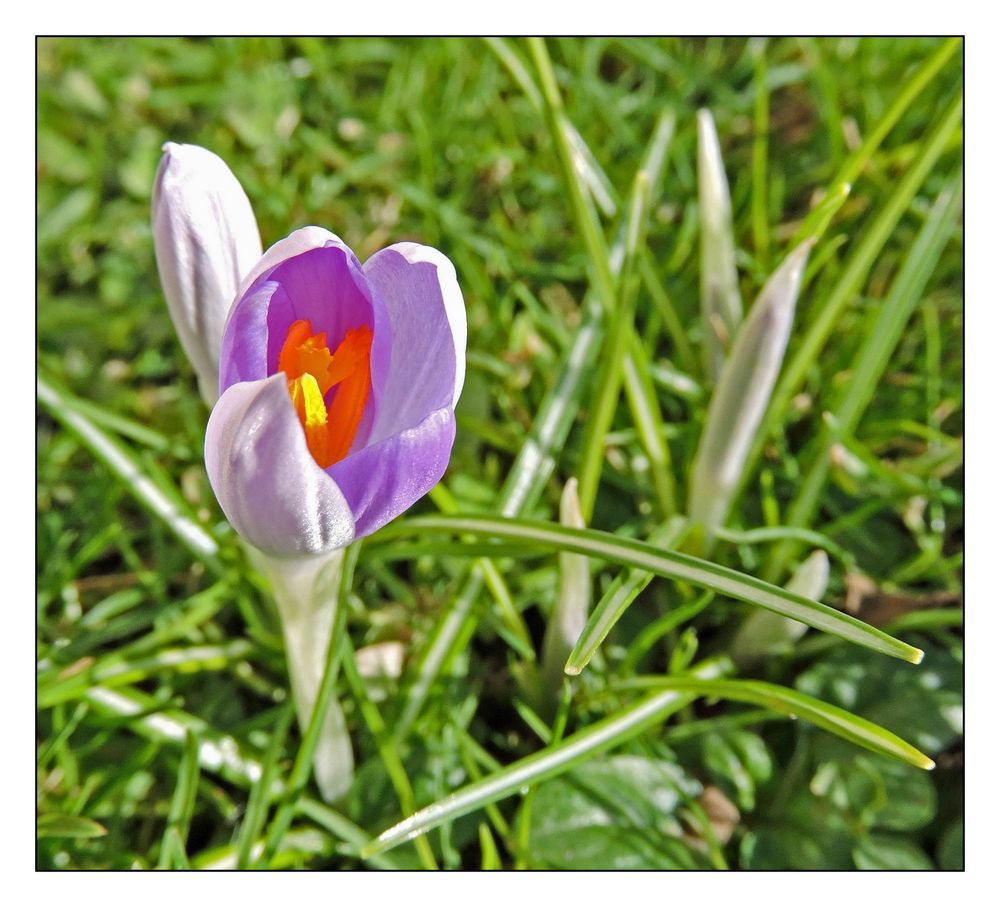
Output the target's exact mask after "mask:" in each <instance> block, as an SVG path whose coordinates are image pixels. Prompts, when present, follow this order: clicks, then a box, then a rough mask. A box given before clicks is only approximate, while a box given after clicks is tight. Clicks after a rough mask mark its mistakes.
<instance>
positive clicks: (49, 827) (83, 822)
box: [35, 813, 108, 838]
mask: <svg viewBox="0 0 1000 907" xmlns="http://www.w3.org/2000/svg"><path fill="white" fill-rule="evenodd" d="M107 833H108V830H107V829H106V828H105V827H104V826H103V825H101V824H100V823H99V822H95V821H94V820H93V819H88V818H86V817H85V816H64V815H59V814H57V813H47V814H46V815H44V816H39V817H38V821H37V822H36V823H35V834H36V836H37V837H39V838H100V837H102V836H103V835H106V834H107Z"/></svg>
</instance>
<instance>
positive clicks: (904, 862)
mask: <svg viewBox="0 0 1000 907" xmlns="http://www.w3.org/2000/svg"><path fill="white" fill-rule="evenodd" d="M854 863H855V865H856V866H857V867H858V869H934V864H933V863H932V862H931V859H930V857H928V856H927V854H926V853H924V851H923V849H922V848H921V847H918V846H917V845H916V844H915V843H914V842H913V841H910V840H909V839H907V838H903V837H899V836H897V835H878V834H873V835H866V836H865V837H863V838H862V839H861V841H860V843H859V844H858V846H857V847H855V848H854Z"/></svg>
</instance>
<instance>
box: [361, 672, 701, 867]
mask: <svg viewBox="0 0 1000 907" xmlns="http://www.w3.org/2000/svg"><path fill="white" fill-rule="evenodd" d="M716 672H717V668H715V666H708V667H706V668H704V669H703V673H704V674H705V675H706V676H713V675H714V674H715V673H716ZM692 698H693V697H692V696H690V695H684V694H682V693H676V692H673V691H669V692H663V693H658V694H656V695H655V696H650V697H647V698H646V699H643V700H641V701H640V702H638V703H636V704H635V705H632V706H630V707H629V708H627V709H623V710H622V711H620V712H618V713H616V714H614V715H612V716H610V717H608V718H605V719H603V720H602V721H598V722H596V723H595V724H592V725H591V726H590V727H588V728H586V729H585V730H582V731H578V732H577V733H576V734H573V735H572V736H571V737H567V738H566V739H565V740H563V741H562V742H561V743H558V744H555V745H553V746H549V747H546V748H545V749H543V750H540V751H539V752H537V753H533V754H532V755H530V756H526V757H525V758H523V759H519V760H518V761H517V762H515V763H513V764H512V765H508V766H506V767H505V768H502V769H500V770H499V771H497V772H494V773H493V774H491V775H487V776H486V777H485V778H482V779H480V780H479V781H475V782H473V783H472V784H467V785H466V786H465V787H463V788H461V789H460V790H457V791H455V792H454V793H452V794H449V795H448V796H446V797H444V798H442V799H441V800H438V801H437V802H436V803H432V804H431V805H430V806H426V807H424V808H423V809H421V810H420V811H419V812H416V813H414V814H413V815H412V816H409V817H408V818H406V819H404V820H403V821H402V822H399V823H398V824H396V825H394V826H392V828H390V829H388V830H386V831H384V832H383V833H382V834H381V835H379V837H378V838H377V839H376V840H374V841H371V842H370V843H369V844H368V845H367V846H366V847H365V848H364V850H363V851H362V854H363V856H371V855H374V854H379V853H382V852H384V851H386V850H389V849H390V848H392V847H396V846H398V845H399V844H403V843H405V842H406V841H410V840H412V839H413V838H415V837H416V836H417V835H422V834H424V833H425V832H427V831H430V830H431V829H433V828H437V826H439V825H442V824H443V823H445V822H448V821H451V820H452V819H456V818H458V817H459V816H464V815H466V814H468V813H470V812H472V811H473V810H476V809H481V808H482V807H484V806H487V805H488V804H490V803H495V802H496V801H497V800H502V799H503V798H504V797H508V796H510V795H511V794H514V793H517V792H518V791H520V790H521V789H522V788H524V787H527V786H529V785H532V784H538V783H539V782H541V781H544V780H545V779H547V778H552V777H554V776H555V775H559V774H562V773H563V772H565V771H568V770H569V769H571V768H573V766H575V765H579V764H580V763H581V762H583V761H584V760H586V759H588V758H590V757H591V756H595V755H597V754H598V753H601V752H604V751H605V750H608V749H610V748H611V747H613V746H618V745H620V744H622V743H624V742H626V741H628V740H631V739H632V738H633V737H635V736H637V735H638V734H641V733H642V732H643V731H645V730H647V729H648V728H650V727H653V726H655V725H657V724H659V723H660V722H661V721H663V719H664V718H666V717H667V716H668V715H670V714H672V713H673V712H676V711H677V710H678V709H680V708H682V707H683V706H684V705H686V704H687V703H688V702H690V701H691V700H692Z"/></svg>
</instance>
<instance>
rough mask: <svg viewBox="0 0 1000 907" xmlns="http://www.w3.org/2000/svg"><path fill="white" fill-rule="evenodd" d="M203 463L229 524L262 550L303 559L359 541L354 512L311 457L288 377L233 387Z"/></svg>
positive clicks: (214, 422) (212, 427)
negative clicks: (290, 393) (292, 399)
mask: <svg viewBox="0 0 1000 907" xmlns="http://www.w3.org/2000/svg"><path fill="white" fill-rule="evenodd" d="M205 465H206V467H207V469H208V478H209V481H210V482H211V483H212V488H213V490H214V491H215V496H216V497H217V498H218V500H219V504H220V505H221V506H222V510H223V512H224V513H225V514H226V516H227V517H228V518H229V522H231V523H232V524H233V527H234V528H235V529H236V531H237V532H238V533H239V534H240V535H241V536H243V538H245V539H246V540H247V541H248V542H250V543H251V544H252V545H254V546H256V547H257V548H259V549H261V551H264V552H266V553H267V554H271V555H275V556H278V557H298V556H302V555H307V554H321V553H323V552H327V551H331V550H333V549H334V548H343V547H344V546H345V545H347V544H349V543H350V542H351V541H353V539H354V536H355V532H354V521H353V519H352V518H351V509H350V507H349V506H348V503H347V500H346V499H345V497H344V495H343V493H342V492H341V490H340V488H338V487H337V483H336V482H335V481H334V480H333V479H332V478H331V477H330V475H328V474H327V473H326V472H324V471H323V470H322V469H320V467H319V466H318V465H317V463H316V461H315V460H314V459H313V457H312V454H310V453H309V449H308V447H307V446H306V438H305V434H304V433H303V431H302V426H301V425H300V424H299V420H298V417H297V416H296V414H295V409H294V408H293V406H292V401H291V398H290V397H289V396H288V388H287V381H286V379H285V376H284V374H277V375H273V376H272V377H270V378H265V379H264V380H262V381H248V382H242V383H240V384H234V385H233V386H232V387H230V388H229V389H228V390H227V391H226V392H225V393H224V394H223V395H222V396H221V397H220V398H219V401H218V403H216V405H215V408H214V409H213V410H212V415H211V417H210V418H209V420H208V430H207V432H206V434H205Z"/></svg>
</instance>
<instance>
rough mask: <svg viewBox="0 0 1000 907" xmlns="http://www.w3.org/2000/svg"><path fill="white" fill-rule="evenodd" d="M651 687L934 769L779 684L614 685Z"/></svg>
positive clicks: (647, 681)
mask: <svg viewBox="0 0 1000 907" xmlns="http://www.w3.org/2000/svg"><path fill="white" fill-rule="evenodd" d="M651 688H654V689H658V690H673V691H675V692H677V693H693V694H695V695H697V696H711V697H712V698H717V699H730V700H734V701H736V702H748V703H751V704H752V705H758V706H764V707H765V708H768V709H772V710H774V711H776V712H781V713H782V714H783V715H789V716H791V717H793V718H801V719H803V720H804V721H808V722H809V723H810V724H814V725H816V727H820V728H823V730H826V731H829V732H830V733H832V734H836V735H837V736H838V737H843V738H844V739H845V740H849V741H851V743H856V744H857V745H858V746H863V747H864V748H865V749H869V750H872V751H873V752H876V753H881V754H882V755H884V756H891V757H892V758H894V759H899V760H900V761H902V762H906V763H908V764H909V765H914V766H916V767H917V768H922V769H925V770H929V769H932V768H934V762H933V760H931V759H929V758H928V757H927V756H925V755H924V754H923V753H921V752H920V750H918V749H916V747H913V746H911V745H910V744H909V743H907V742H906V741H905V740H903V739H902V738H900V737H897V736H896V735H895V734H893V733H892V731H888V730H886V729H885V728H884V727H880V726H879V725H877V724H874V723H873V722H871V721H868V720H867V719H865V718H861V717H860V716H858V715H854V714H852V713H851V712H848V711H846V710H845V709H842V708H839V707H838V706H835V705H831V704H830V703H828V702H823V701H822V700H821V699H815V698H814V697H812V696H807V695H806V694H804V693H800V692H798V691H797V690H790V689H788V687H783V686H779V685H778V684H774V683H764V682H762V681H758V680H726V679H709V680H704V679H702V678H699V677H662V678H661V677H651V678H636V679H635V680H633V681H629V682H626V683H623V684H620V685H619V684H616V685H615V689H630V690H631V689H643V690H648V689H651Z"/></svg>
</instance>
